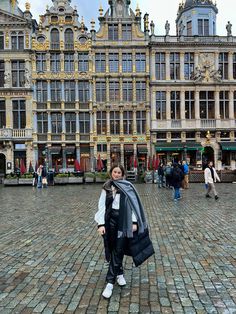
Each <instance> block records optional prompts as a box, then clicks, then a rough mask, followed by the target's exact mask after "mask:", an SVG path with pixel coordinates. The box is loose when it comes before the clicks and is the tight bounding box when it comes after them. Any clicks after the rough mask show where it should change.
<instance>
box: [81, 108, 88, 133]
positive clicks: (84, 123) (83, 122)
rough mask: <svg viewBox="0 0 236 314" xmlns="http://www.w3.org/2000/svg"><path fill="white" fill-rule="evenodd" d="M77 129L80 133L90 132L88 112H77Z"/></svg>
mask: <svg viewBox="0 0 236 314" xmlns="http://www.w3.org/2000/svg"><path fill="white" fill-rule="evenodd" d="M79 131H80V134H88V133H89V132H90V117H89V112H80V113H79Z"/></svg>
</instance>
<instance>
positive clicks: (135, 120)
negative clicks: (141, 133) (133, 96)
mask: <svg viewBox="0 0 236 314" xmlns="http://www.w3.org/2000/svg"><path fill="white" fill-rule="evenodd" d="M133 134H134V135H136V134H137V108H136V107H135V108H133Z"/></svg>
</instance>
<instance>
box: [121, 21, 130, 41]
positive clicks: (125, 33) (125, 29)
mask: <svg viewBox="0 0 236 314" xmlns="http://www.w3.org/2000/svg"><path fill="white" fill-rule="evenodd" d="M131 39H132V25H131V24H123V25H122V40H131Z"/></svg>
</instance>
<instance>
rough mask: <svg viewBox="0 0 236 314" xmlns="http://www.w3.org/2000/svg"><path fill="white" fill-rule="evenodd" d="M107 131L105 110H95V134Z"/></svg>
mask: <svg viewBox="0 0 236 314" xmlns="http://www.w3.org/2000/svg"><path fill="white" fill-rule="evenodd" d="M106 133H107V117H106V111H98V112H97V134H106Z"/></svg>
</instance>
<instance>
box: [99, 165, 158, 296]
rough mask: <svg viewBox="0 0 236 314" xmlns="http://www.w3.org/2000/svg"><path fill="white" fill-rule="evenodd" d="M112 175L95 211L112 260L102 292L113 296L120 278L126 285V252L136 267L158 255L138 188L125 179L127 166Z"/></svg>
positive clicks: (117, 169)
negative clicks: (155, 254) (124, 263)
mask: <svg viewBox="0 0 236 314" xmlns="http://www.w3.org/2000/svg"><path fill="white" fill-rule="evenodd" d="M110 176H111V179H110V180H108V181H107V182H106V183H105V184H104V186H103V189H102V193H101V196H100V199H99V203H98V211H97V213H96V214H95V221H96V222H97V224H98V232H99V234H100V235H102V236H103V239H104V246H105V256H106V260H107V261H108V262H109V268H108V272H107V276H106V282H107V285H106V287H105V289H104V291H103V293H102V295H103V297H104V298H110V297H111V295H112V291H113V287H114V284H115V282H116V281H117V283H118V285H119V286H124V285H126V280H125V278H124V271H123V266H122V262H123V257H124V255H130V256H132V258H133V261H134V264H135V266H139V265H141V264H142V263H143V262H144V261H145V260H146V259H147V258H148V257H150V256H151V255H152V254H154V249H153V246H152V242H151V240H150V238H149V232H148V226H147V222H146V219H145V215H144V210H143V206H142V203H141V201H140V198H139V195H138V193H137V191H136V189H135V187H134V186H133V185H132V184H131V183H130V182H128V181H126V180H124V179H123V178H124V168H123V167H122V166H120V165H119V166H118V165H114V166H113V167H112V168H111V170H110Z"/></svg>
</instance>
